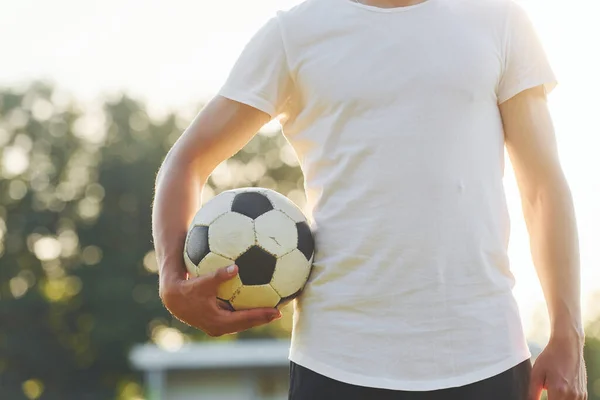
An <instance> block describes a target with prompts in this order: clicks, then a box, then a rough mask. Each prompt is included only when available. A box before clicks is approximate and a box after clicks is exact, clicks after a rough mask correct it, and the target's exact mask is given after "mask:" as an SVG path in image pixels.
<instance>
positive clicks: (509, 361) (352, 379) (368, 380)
mask: <svg viewBox="0 0 600 400" xmlns="http://www.w3.org/2000/svg"><path fill="white" fill-rule="evenodd" d="M530 358H531V353H529V351H527V352H526V353H525V354H524V353H520V354H515V355H513V356H511V357H508V358H506V359H504V360H502V361H501V362H498V363H496V364H493V365H491V366H489V367H487V368H483V369H480V370H478V371H474V372H471V373H468V374H463V375H459V376H455V377H452V378H446V379H432V380H427V381H414V380H411V381H404V380H397V379H387V378H377V377H369V376H364V375H359V374H355V373H352V372H346V371H343V370H341V369H338V368H336V367H333V366H331V365H328V364H326V363H324V362H321V361H318V360H316V359H314V358H312V357H310V356H307V355H306V354H303V353H302V352H300V351H298V350H292V351H290V355H289V360H290V361H292V362H294V363H296V364H298V365H302V366H303V367H305V368H308V369H310V370H312V371H314V372H316V373H318V374H321V375H324V376H326V377H328V378H331V379H335V380H337V381H340V382H344V383H348V384H351V385H356V386H365V387H373V388H380V389H388V390H405V391H428V390H439V389H447V388H452V387H459V386H464V385H468V384H471V383H474V382H478V381H482V380H484V379H487V378H491V377H493V376H495V375H498V374H500V373H502V372H504V371H506V370H508V369H510V368H512V367H514V366H516V365H518V364H520V363H522V362H523V361H525V360H528V359H530Z"/></svg>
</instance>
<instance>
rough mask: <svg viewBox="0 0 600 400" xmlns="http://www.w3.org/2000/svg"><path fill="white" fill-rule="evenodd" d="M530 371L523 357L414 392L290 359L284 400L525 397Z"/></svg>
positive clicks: (493, 399)
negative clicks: (462, 381)
mask: <svg viewBox="0 0 600 400" xmlns="http://www.w3.org/2000/svg"><path fill="white" fill-rule="evenodd" d="M530 374H531V362H530V361H529V360H527V361H524V362H522V363H521V364H519V365H517V366H515V367H513V368H511V369H509V370H507V371H504V372H502V373H500V374H498V375H496V376H493V377H491V378H488V379H485V380H482V381H479V382H475V383H471V384H469V385H465V386H460V387H454V388H449V389H441V390H432V391H425V392H414V391H401V390H387V389H377V388H369V387H363V386H356V385H350V384H347V383H343V382H340V381H336V380H334V379H331V378H328V377H326V376H323V375H320V374H317V373H316V372H314V371H311V370H310V369H308V368H305V367H303V366H301V365H298V364H295V363H293V362H292V363H290V391H289V397H288V400H338V399H339V400H482V399H485V400H526V399H527V390H528V386H529V377H530Z"/></svg>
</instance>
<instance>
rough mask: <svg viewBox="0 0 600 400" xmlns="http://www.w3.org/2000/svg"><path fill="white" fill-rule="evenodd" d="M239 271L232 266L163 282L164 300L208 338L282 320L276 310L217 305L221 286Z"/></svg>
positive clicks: (170, 307)
mask: <svg viewBox="0 0 600 400" xmlns="http://www.w3.org/2000/svg"><path fill="white" fill-rule="evenodd" d="M237 272H238V269H237V266H235V265H233V266H231V267H226V268H221V269H219V270H218V271H217V272H215V273H214V274H212V275H207V276H202V277H198V278H192V279H187V280H174V281H171V282H168V283H164V284H163V285H161V298H162V300H163V303H164V304H165V306H166V307H167V309H168V310H169V311H170V312H171V313H172V314H173V315H174V316H175V317H177V318H178V319H180V320H181V321H183V322H185V323H186V324H189V325H191V326H193V327H195V328H198V329H200V330H202V331H204V332H205V333H206V334H208V335H209V336H222V335H226V334H229V333H235V332H240V331H244V330H246V329H249V328H253V327H255V326H259V325H264V324H267V323H269V322H271V321H273V320H275V319H278V318H281V313H280V312H279V310H277V309H274V308H259V309H253V310H244V311H229V310H226V309H224V308H223V307H221V306H220V305H219V304H218V301H217V289H218V287H219V285H220V284H221V283H223V282H225V281H227V280H229V279H231V278H233V277H234V276H235V275H236V274H237Z"/></svg>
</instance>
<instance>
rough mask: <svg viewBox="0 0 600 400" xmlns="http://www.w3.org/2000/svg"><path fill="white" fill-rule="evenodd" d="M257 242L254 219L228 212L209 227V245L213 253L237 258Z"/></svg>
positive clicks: (233, 258)
mask: <svg viewBox="0 0 600 400" xmlns="http://www.w3.org/2000/svg"><path fill="white" fill-rule="evenodd" d="M255 243H256V237H255V234H254V221H252V219H250V218H248V217H246V216H245V215H242V214H239V213H236V212H228V213H226V214H224V215H221V216H220V217H219V218H217V219H216V220H215V221H214V222H213V223H212V224H210V226H209V227H208V247H209V248H210V251H211V252H213V253H217V254H219V255H221V256H223V257H225V258H229V259H231V260H235V259H236V258H238V257H239V256H240V255H242V254H243V253H244V252H245V251H246V250H248V249H249V248H250V247H252V246H253V245H254V244H255Z"/></svg>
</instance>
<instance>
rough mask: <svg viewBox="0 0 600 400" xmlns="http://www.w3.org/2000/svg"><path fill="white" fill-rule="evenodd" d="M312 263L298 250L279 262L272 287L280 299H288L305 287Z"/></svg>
mask: <svg viewBox="0 0 600 400" xmlns="http://www.w3.org/2000/svg"><path fill="white" fill-rule="evenodd" d="M310 267H311V262H310V261H307V260H306V257H304V254H302V252H301V251H300V250H298V249H294V250H293V251H292V252H290V253H288V254H286V255H284V256H283V257H281V258H279V259H278V260H277V263H276V264H275V272H274V273H273V278H272V279H271V286H272V287H273V289H275V291H276V292H277V294H279V296H280V297H288V296H291V295H293V294H294V293H296V292H298V291H299V290H300V289H302V288H303V287H304V285H305V284H306V281H307V280H308V276H309V274H310Z"/></svg>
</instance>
